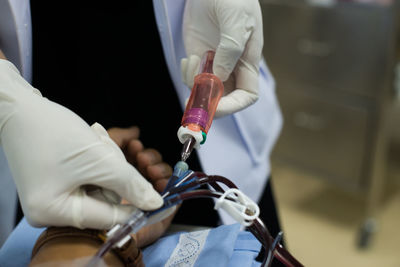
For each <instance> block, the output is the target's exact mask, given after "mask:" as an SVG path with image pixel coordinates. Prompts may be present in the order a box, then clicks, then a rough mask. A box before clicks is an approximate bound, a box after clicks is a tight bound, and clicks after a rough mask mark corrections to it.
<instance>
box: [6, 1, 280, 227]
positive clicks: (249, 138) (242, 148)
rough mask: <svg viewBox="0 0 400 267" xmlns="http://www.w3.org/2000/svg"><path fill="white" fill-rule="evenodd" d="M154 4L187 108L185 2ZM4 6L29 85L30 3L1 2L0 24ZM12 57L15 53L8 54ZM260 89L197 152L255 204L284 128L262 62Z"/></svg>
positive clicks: (168, 58) (210, 170) (221, 122)
mask: <svg viewBox="0 0 400 267" xmlns="http://www.w3.org/2000/svg"><path fill="white" fill-rule="evenodd" d="M153 3H154V11H155V15H156V21H157V25H158V29H159V33H160V37H161V41H162V47H163V50H164V55H165V58H166V61H167V65H168V69H169V72H170V75H171V77H172V81H173V83H174V85H175V88H176V90H177V93H178V96H179V99H180V103H181V105H182V108H184V102H185V100H186V98H188V97H189V94H190V91H189V89H188V88H187V87H186V86H185V85H184V84H183V83H182V79H181V76H180V75H181V74H180V60H181V59H182V58H183V57H185V50H184V46H183V39H182V21H183V10H184V4H185V0H153ZM2 6H8V7H10V6H11V9H12V14H13V16H14V17H13V18H12V19H13V21H14V23H15V24H14V27H13V29H14V31H16V34H15V36H16V37H17V38H16V39H14V42H17V44H18V45H15V46H13V47H14V49H18V54H19V58H18V57H16V59H15V64H16V66H17V67H18V68H19V69H20V71H21V73H22V74H23V76H24V77H25V78H26V79H27V80H28V81H30V78H31V68H32V67H31V47H32V44H31V25H30V12H29V1H27V0H0V18H1V17H3V18H4V16H3V14H1V13H2V11H3V12H7V11H6V9H5V8H2ZM8 9H9V8H8ZM0 25H1V23H0ZM0 34H2V32H1V28H0ZM0 36H1V35H0ZM2 37H3V36H2ZM6 52H7V51H6ZM10 53H11V54H12V53H13V52H12V51H11V52H8V54H10ZM259 84H260V98H259V100H258V101H257V102H256V103H255V104H254V105H252V106H251V107H249V108H247V109H245V110H243V111H240V112H238V113H236V114H234V115H231V116H226V117H223V118H219V119H216V120H215V121H214V122H213V125H212V127H211V129H210V131H209V133H208V136H207V142H206V144H205V145H203V146H202V147H201V148H200V149H199V150H198V155H199V158H200V162H201V164H202V167H203V169H204V171H205V172H206V173H208V174H218V175H223V176H225V177H227V178H229V179H231V180H232V181H233V182H234V183H235V184H236V185H237V186H238V187H239V188H240V189H241V190H242V191H243V192H244V193H245V194H246V195H248V196H250V197H251V198H252V199H253V200H255V201H258V200H259V198H260V197H261V194H262V190H263V189H264V186H265V184H266V182H267V178H268V176H269V175H270V162H269V155H270V152H271V150H272V147H273V145H274V143H275V141H276V139H277V137H278V135H279V132H280V129H281V126H282V116H281V113H280V109H279V105H278V102H277V99H276V96H275V83H274V79H273V77H272V75H271V74H270V72H269V70H268V68H267V66H266V64H265V63H264V62H261V64H260V83H259ZM2 179H3V178H2ZM0 193H1V192H0ZM221 217H222V220H223V222H224V223H231V222H233V221H232V219H231V218H230V217H229V216H227V215H226V214H224V213H221Z"/></svg>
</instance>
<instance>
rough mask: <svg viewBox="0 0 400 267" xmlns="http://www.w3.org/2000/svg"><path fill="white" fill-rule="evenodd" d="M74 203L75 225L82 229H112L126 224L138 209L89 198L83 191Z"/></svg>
mask: <svg viewBox="0 0 400 267" xmlns="http://www.w3.org/2000/svg"><path fill="white" fill-rule="evenodd" d="M73 201H74V203H73V206H72V212H73V217H72V218H73V225H74V226H76V227H78V228H81V229H82V228H93V229H110V228H111V227H113V226H114V225H115V224H117V223H124V222H125V221H126V220H127V219H128V218H129V216H130V215H131V214H132V213H133V212H134V211H135V210H136V209H137V208H136V207H135V206H132V205H117V204H113V203H110V202H107V201H103V200H101V199H98V198H95V197H92V196H89V195H88V194H86V193H85V191H84V190H82V189H80V193H79V195H76V196H75V199H74V200H73Z"/></svg>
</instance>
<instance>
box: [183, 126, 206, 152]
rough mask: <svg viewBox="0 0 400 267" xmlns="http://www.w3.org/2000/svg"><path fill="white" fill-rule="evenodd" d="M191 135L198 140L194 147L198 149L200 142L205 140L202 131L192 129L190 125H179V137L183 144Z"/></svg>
mask: <svg viewBox="0 0 400 267" xmlns="http://www.w3.org/2000/svg"><path fill="white" fill-rule="evenodd" d="M190 137H194V139H195V140H196V144H195V145H194V148H196V149H198V148H199V147H200V143H201V142H202V141H203V134H202V133H201V131H197V132H195V131H192V130H190V129H189V128H188V127H183V126H181V127H179V130H178V138H179V141H180V142H181V143H182V144H184V143H185V142H186V140H187V139H189V138H190Z"/></svg>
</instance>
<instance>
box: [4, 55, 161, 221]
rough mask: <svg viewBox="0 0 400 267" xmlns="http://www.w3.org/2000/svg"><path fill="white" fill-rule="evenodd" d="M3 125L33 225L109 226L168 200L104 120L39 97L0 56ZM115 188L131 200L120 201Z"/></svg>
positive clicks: (8, 153)
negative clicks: (129, 158) (121, 146)
mask: <svg viewBox="0 0 400 267" xmlns="http://www.w3.org/2000/svg"><path fill="white" fill-rule="evenodd" d="M77 97H79V96H77ZM0 129H1V132H0V140H1V145H2V146H3V149H4V152H5V155H6V157H7V160H8V163H9V166H10V169H11V172H12V174H13V177H14V180H15V183H16V185H17V189H18V193H19V197H20V200H21V204H22V208H23V210H24V213H25V216H26V218H27V220H28V221H29V223H30V224H32V225H33V226H45V225H54V226H75V227H78V228H98V229H108V228H110V227H111V226H113V225H114V224H116V223H122V222H124V221H125V220H126V219H127V217H128V216H129V214H130V213H131V212H132V211H133V210H135V209H136V207H139V208H141V209H144V210H150V209H156V208H158V207H160V206H161V205H162V203H163V200H162V198H161V197H160V195H159V194H158V193H157V192H156V191H155V190H154V189H153V187H152V185H151V184H150V183H149V182H147V181H146V180H145V178H143V176H142V175H140V174H139V172H138V171H137V170H136V169H135V168H134V167H132V165H130V164H129V163H128V162H127V161H126V160H125V157H124V155H123V153H122V151H121V150H120V149H119V148H118V146H117V145H116V144H115V143H114V142H113V141H112V140H111V139H110V138H109V137H108V134H107V132H106V131H105V130H104V128H103V127H102V126H101V125H99V124H95V125H94V126H93V127H92V128H91V127H89V125H87V124H86V123H85V122H84V121H83V120H82V119H81V118H80V117H78V116H77V115H76V114H75V113H73V112H72V111H70V110H68V109H66V108H65V107H63V106H60V105H58V104H56V103H54V102H51V101H49V100H48V99H46V98H44V97H42V96H41V95H40V92H39V91H38V90H36V89H34V88H33V87H32V86H31V85H30V84H28V83H27V82H26V81H25V80H24V79H23V78H22V77H21V76H20V75H19V73H18V70H17V69H16V68H15V67H14V65H12V64H11V63H10V62H8V61H6V60H0ZM87 185H91V186H87ZM99 187H100V188H104V189H108V190H111V192H110V191H108V190H99V189H98V188H99ZM93 188H95V189H96V188H97V189H96V190H94V191H93ZM115 193H116V194H118V195H119V196H120V197H123V198H125V199H126V200H127V201H128V202H129V203H131V204H132V205H119V204H115V202H116V201H118V199H116V198H115ZM135 206H136V207H135Z"/></svg>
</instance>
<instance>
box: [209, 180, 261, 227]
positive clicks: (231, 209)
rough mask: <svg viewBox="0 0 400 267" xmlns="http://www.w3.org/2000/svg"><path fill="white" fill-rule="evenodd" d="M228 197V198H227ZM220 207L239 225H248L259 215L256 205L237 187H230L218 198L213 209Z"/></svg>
mask: <svg viewBox="0 0 400 267" xmlns="http://www.w3.org/2000/svg"><path fill="white" fill-rule="evenodd" d="M227 198H230V199H227ZM219 208H222V209H223V210H225V211H226V212H227V213H228V214H229V215H230V216H232V218H233V219H235V220H236V221H237V222H239V223H240V224H241V225H244V226H250V225H251V224H252V223H253V221H254V220H255V219H257V218H258V216H259V215H260V208H259V207H258V205H257V204H256V203H255V202H254V201H253V200H251V199H250V198H249V197H247V196H246V195H245V194H243V192H241V191H240V190H239V189H236V188H231V189H228V190H226V191H225V193H224V194H223V195H222V196H221V197H220V198H218V200H217V201H216V202H215V206H214V209H216V210H217V209H219Z"/></svg>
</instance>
